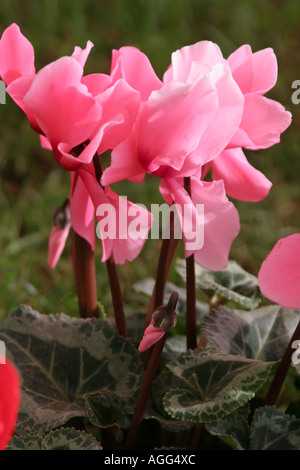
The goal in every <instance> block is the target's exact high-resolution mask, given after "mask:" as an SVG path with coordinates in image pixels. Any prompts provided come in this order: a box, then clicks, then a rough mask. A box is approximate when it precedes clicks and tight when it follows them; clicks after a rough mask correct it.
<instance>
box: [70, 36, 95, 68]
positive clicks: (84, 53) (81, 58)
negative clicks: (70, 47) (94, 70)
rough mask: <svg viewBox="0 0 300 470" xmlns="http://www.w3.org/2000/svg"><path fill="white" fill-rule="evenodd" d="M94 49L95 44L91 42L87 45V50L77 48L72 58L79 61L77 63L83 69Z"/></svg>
mask: <svg viewBox="0 0 300 470" xmlns="http://www.w3.org/2000/svg"><path fill="white" fill-rule="evenodd" d="M93 47H94V44H93V43H92V42H91V41H88V42H87V43H86V47H85V49H81V47H79V46H75V48H74V52H73V54H72V57H73V59H75V60H77V62H78V63H79V64H80V65H81V67H82V68H83V67H84V66H85V63H86V61H87V58H88V56H89V54H90V52H91V49H92V48H93Z"/></svg>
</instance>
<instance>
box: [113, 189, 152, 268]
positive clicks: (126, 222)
mask: <svg viewBox="0 0 300 470" xmlns="http://www.w3.org/2000/svg"><path fill="white" fill-rule="evenodd" d="M107 195H108V196H109V199H110V202H111V203H112V204H113V205H114V207H115V209H116V216H117V224H116V228H117V237H116V239H115V240H114V245H113V254H114V260H115V263H116V264H125V263H126V262H127V261H133V260H134V259H135V258H136V257H137V256H138V255H139V254H140V252H141V251H142V249H143V247H144V245H145V242H146V240H147V238H148V234H149V231H150V228H151V225H152V222H153V216H152V214H151V212H149V211H148V210H147V209H146V208H143V207H141V206H139V205H136V204H134V203H132V202H130V201H127V200H126V199H124V198H122V197H120V196H118V195H117V194H116V193H114V192H113V191H111V189H108V190H107Z"/></svg>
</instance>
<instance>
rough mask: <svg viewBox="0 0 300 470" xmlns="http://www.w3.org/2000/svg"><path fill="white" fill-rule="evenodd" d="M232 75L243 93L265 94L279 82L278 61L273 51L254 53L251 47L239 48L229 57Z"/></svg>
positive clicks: (265, 50) (264, 50) (266, 50)
mask: <svg viewBox="0 0 300 470" xmlns="http://www.w3.org/2000/svg"><path fill="white" fill-rule="evenodd" d="M228 63H229V65H230V68H231V70H232V75H233V78H234V79H235V81H236V82H237V84H238V85H239V87H240V89H241V91H242V92H243V93H244V94H245V93H257V94H260V95H263V94H265V93H266V92H267V91H269V90H271V88H273V86H274V85H275V83H276V81H277V73H278V67H277V59H276V56H275V54H274V51H273V49H271V48H267V49H263V50H261V51H258V52H255V53H254V54H253V53H252V50H251V47H250V46H249V45H244V46H241V47H240V48H238V49H237V50H236V51H235V52H233V53H232V54H231V55H230V56H229V57H228Z"/></svg>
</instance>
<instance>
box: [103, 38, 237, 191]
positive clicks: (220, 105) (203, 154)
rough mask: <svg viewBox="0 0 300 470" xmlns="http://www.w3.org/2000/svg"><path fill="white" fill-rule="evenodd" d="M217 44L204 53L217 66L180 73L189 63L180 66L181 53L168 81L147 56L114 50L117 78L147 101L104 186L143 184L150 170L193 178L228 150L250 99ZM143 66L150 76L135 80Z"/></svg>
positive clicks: (145, 74)
mask: <svg viewBox="0 0 300 470" xmlns="http://www.w3.org/2000/svg"><path fill="white" fill-rule="evenodd" d="M211 44H212V43H209V42H207V43H205V47H204V49H208V50H206V54H207V55H208V56H209V52H212V51H213V52H214V54H215V56H217V57H218V63H217V64H216V65H214V66H212V65H211V64H207V65H205V66H204V65H202V64H200V65H201V67H200V68H197V71H195V70H194V69H193V70H192V71H187V70H185V73H180V71H181V67H180V66H181V65H183V66H185V65H184V64H181V63H180V64H179V65H180V66H179V65H178V64H177V62H176V60H175V58H176V57H177V56H176V55H175V56H173V58H172V60H173V59H174V63H173V64H172V67H170V68H169V69H168V71H167V72H166V74H165V76H164V81H163V82H160V81H159V79H158V78H157V77H156V75H155V73H154V71H153V69H152V67H151V65H150V63H149V61H148V59H147V58H146V57H145V55H144V54H143V53H142V52H140V51H138V50H137V49H135V48H131V47H127V48H122V49H121V50H120V52H119V53H117V52H116V51H115V52H114V55H113V64H112V72H111V73H112V77H113V78H114V77H120V76H121V77H122V78H124V79H125V80H128V81H129V83H130V85H131V86H132V87H134V88H135V89H136V90H137V91H139V92H140V94H141V97H142V103H141V106H140V110H139V113H138V116H137V119H136V122H135V125H134V127H133V129H132V131H131V133H130V135H129V137H128V139H127V140H126V141H125V142H123V143H121V144H120V146H119V147H117V148H116V149H115V151H113V153H112V161H111V166H110V167H109V168H108V169H107V170H106V171H105V172H104V175H103V178H102V182H103V184H110V183H112V182H115V181H118V180H120V179H125V178H127V179H130V180H134V181H141V180H142V179H143V176H144V175H145V173H146V172H148V173H153V174H155V175H156V176H159V177H161V178H164V177H165V176H167V177H171V174H172V176H174V177H176V176H180V175H181V176H182V175H183V172H184V175H185V176H187V175H193V174H195V173H198V172H199V166H201V165H203V164H204V163H206V162H207V161H210V160H211V159H213V158H214V157H216V156H217V155H218V154H219V153H220V152H221V151H222V150H223V149H224V148H225V147H226V145H227V144H228V142H229V141H230V139H231V137H232V136H233V134H234V133H235V131H236V130H237V128H238V125H239V123H240V120H241V117H242V113H243V104H244V98H243V95H242V93H241V91H240V89H239V87H238V85H237V84H236V82H235V81H234V80H233V77H232V74H231V71H230V67H229V65H228V64H227V62H226V61H225V59H223V57H222V56H221V55H220V52H219V49H218V48H217V46H214V47H212V46H211ZM177 65H178V70H177V68H176V66H177ZM187 66H188V65H186V67H187ZM142 67H144V72H141V73H139V74H137V76H135V71H136V70H143V68H142ZM171 72H172V73H171ZM178 172H180V175H178ZM166 174H167V175H166Z"/></svg>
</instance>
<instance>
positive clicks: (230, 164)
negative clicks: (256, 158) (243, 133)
mask: <svg viewBox="0 0 300 470" xmlns="http://www.w3.org/2000/svg"><path fill="white" fill-rule="evenodd" d="M210 164H211V167H212V170H213V179H214V180H223V181H224V185H225V190H226V193H227V194H228V195H229V196H230V197H232V198H234V199H238V200H239V201H248V202H257V201H261V200H263V199H264V198H265V197H266V196H267V195H268V194H269V191H270V189H271V186H272V183H271V181H269V180H268V179H267V178H266V177H265V176H264V175H263V173H261V172H260V171H258V170H256V169H255V168H254V167H253V166H252V165H250V163H249V162H248V160H247V158H246V157H245V155H244V153H243V151H242V149H240V148H237V149H231V150H224V151H223V152H222V153H221V154H220V155H219V156H218V157H217V158H215V159H214V160H213V161H211V162H210Z"/></svg>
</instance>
